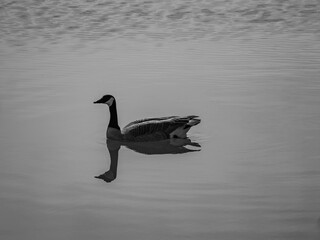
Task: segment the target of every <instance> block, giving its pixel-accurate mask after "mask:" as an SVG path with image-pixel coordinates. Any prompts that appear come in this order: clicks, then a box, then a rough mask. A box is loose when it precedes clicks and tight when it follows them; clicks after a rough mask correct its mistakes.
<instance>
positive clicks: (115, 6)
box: [0, 0, 320, 45]
mask: <svg viewBox="0 0 320 240" xmlns="http://www.w3.org/2000/svg"><path fill="white" fill-rule="evenodd" d="M319 13H320V3H319V1H316V0H309V1H298V0H295V1H287V0H269V1H262V0H258V1H257V0H249V1H247V0H230V1H222V0H218V1H205V0H200V1H198V0H188V1H182V0H175V1H169V0H166V1H155V0H135V1H129V0H123V1H116V0H109V1H104V0H80V1H75V0H71V1H62V0H53V1H48V0H28V1H12V0H4V1H3V2H2V4H1V6H0V33H1V40H2V42H4V43H9V44H10V45H12V44H13V45H15V44H17V45H24V44H26V43H28V42H30V41H33V40H35V39H36V40H40V41H46V42H47V41H49V42H50V41H51V40H54V41H57V40H60V41H63V40H64V39H66V38H75V39H80V40H82V39H84V40H88V39H100V38H106V39H108V38H120V37H130V38H132V37H137V36H141V35H142V36H144V37H146V38H147V39H148V38H150V39H159V38H160V39H161V38H162V39H163V38H166V39H177V40H182V39H183V40H187V39H195V38H208V39H212V38H217V37H219V38H221V37H228V36H232V37H235V36H247V35H255V34H260V35H261V34H262V35H267V34H278V33H282V34H283V33H285V34H290V33H293V34H295V33H299V34H301V33H312V34H315V35H316V36H318V35H319V32H320V31H319V30H320V14H319Z"/></svg>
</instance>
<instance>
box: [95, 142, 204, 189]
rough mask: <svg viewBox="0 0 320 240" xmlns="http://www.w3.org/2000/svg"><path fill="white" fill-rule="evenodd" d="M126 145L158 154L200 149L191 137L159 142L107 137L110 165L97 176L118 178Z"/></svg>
mask: <svg viewBox="0 0 320 240" xmlns="http://www.w3.org/2000/svg"><path fill="white" fill-rule="evenodd" d="M121 146H125V147H127V148H129V149H131V150H133V151H135V152H138V153H141V154H146V155H156V154H183V153H188V152H198V151H200V150H201V149H200V147H201V146H200V144H199V143H197V142H192V141H191V140H190V139H189V138H185V139H177V138H176V139H168V140H164V141H159V142H121V141H116V140H110V139H107V148H108V152H109V155H110V167H109V169H108V171H106V172H105V173H103V174H101V175H99V176H95V178H98V179H102V180H104V181H105V182H108V183H109V182H112V181H113V180H115V179H116V178H117V168H118V158H119V150H120V148H121ZM190 147H191V148H190Z"/></svg>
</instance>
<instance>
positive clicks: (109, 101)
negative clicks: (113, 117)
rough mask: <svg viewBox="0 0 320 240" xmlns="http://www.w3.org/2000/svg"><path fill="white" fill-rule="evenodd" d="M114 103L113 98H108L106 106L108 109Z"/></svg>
mask: <svg viewBox="0 0 320 240" xmlns="http://www.w3.org/2000/svg"><path fill="white" fill-rule="evenodd" d="M113 101H114V98H110V99H109V100H108V101H106V104H107V105H108V106H109V107H110V106H111V105H112V103H113Z"/></svg>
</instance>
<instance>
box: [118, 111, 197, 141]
mask: <svg viewBox="0 0 320 240" xmlns="http://www.w3.org/2000/svg"><path fill="white" fill-rule="evenodd" d="M196 117H198V116H195V115H190V116H186V117H178V116H170V117H161V118H147V119H141V120H137V121H134V122H131V123H129V124H128V125H127V126H125V127H124V128H123V130H122V133H123V134H124V135H125V136H128V137H133V138H137V137H141V136H147V135H148V136H150V135H154V136H156V135H157V137H159V138H167V137H168V136H169V135H170V133H171V132H173V131H174V130H176V129H177V128H179V127H183V126H185V125H186V124H188V123H189V122H190V121H191V120H192V119H194V118H196ZM158 135H159V136H158ZM160 135H161V136H160Z"/></svg>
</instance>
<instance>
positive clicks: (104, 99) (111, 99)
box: [94, 95, 114, 107]
mask: <svg viewBox="0 0 320 240" xmlns="http://www.w3.org/2000/svg"><path fill="white" fill-rule="evenodd" d="M94 103H102V104H107V105H108V106H109V107H111V105H112V104H113V103H114V97H113V96H112V95H104V96H103V97H102V98H100V99H99V100H98V101H95V102H94Z"/></svg>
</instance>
